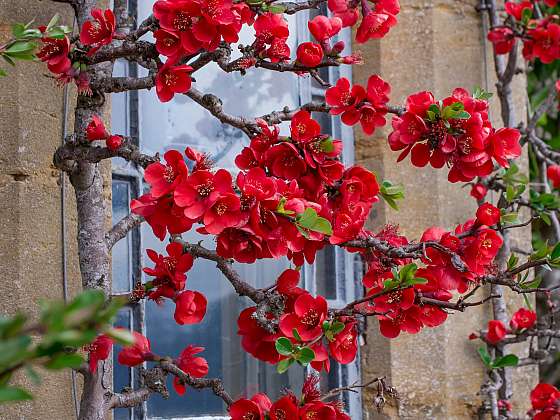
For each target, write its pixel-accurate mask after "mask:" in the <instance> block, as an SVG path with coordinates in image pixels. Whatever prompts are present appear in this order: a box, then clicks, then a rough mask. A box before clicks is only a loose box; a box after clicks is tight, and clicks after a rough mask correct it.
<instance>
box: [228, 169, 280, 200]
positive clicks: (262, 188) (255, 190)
mask: <svg viewBox="0 0 560 420" xmlns="http://www.w3.org/2000/svg"><path fill="white" fill-rule="evenodd" d="M236 183H237V186H238V187H239V189H240V190H241V191H242V192H243V194H244V195H246V196H250V197H255V198H256V199H257V200H265V199H267V198H270V197H272V196H273V195H274V194H275V193H276V183H275V182H274V180H273V179H272V178H269V177H268V176H266V172H265V171H264V170H263V169H262V168H252V169H250V170H249V171H248V172H247V173H243V172H239V175H237V182H236Z"/></svg>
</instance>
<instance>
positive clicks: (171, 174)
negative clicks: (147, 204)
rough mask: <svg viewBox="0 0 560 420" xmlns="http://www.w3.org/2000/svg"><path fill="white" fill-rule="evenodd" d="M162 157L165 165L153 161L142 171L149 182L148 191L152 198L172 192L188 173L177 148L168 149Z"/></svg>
mask: <svg viewBox="0 0 560 420" xmlns="http://www.w3.org/2000/svg"><path fill="white" fill-rule="evenodd" d="M163 157H164V159H165V162H166V164H165V165H164V164H162V163H160V162H154V163H151V164H150V165H148V167H147V168H146V171H145V172H144V179H145V180H146V182H147V183H148V184H150V187H151V188H150V193H151V194H152V197H154V198H158V197H161V196H162V195H166V194H169V193H170V192H172V191H173V190H174V189H175V187H176V186H177V185H178V184H179V183H180V182H181V181H183V179H184V178H185V177H186V176H187V175H188V173H189V171H188V169H187V165H186V164H185V159H184V158H183V155H182V154H181V153H179V152H178V151H177V150H169V151H168V152H165V155H163Z"/></svg>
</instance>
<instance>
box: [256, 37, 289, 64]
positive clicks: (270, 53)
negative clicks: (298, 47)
mask: <svg viewBox="0 0 560 420" xmlns="http://www.w3.org/2000/svg"><path fill="white" fill-rule="evenodd" d="M263 56H264V57H268V58H270V61H271V62H273V63H277V62H279V61H288V60H289V59H290V47H289V46H288V44H286V40H285V39H280V38H274V40H273V41H272V44H270V47H269V48H267V49H266V51H265V52H264V53H263Z"/></svg>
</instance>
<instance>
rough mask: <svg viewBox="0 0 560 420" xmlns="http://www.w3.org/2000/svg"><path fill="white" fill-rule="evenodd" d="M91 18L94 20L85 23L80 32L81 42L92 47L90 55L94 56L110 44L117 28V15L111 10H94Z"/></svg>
mask: <svg viewBox="0 0 560 420" xmlns="http://www.w3.org/2000/svg"><path fill="white" fill-rule="evenodd" d="M91 16H92V17H93V19H94V20H93V21H91V20H88V21H87V22H86V23H84V25H83V26H82V30H81V32H80V42H81V43H82V44H84V45H89V46H91V47H92V48H91V49H90V50H89V52H88V55H93V54H94V53H95V52H96V51H97V50H98V49H99V48H101V47H102V46H103V45H108V44H110V43H111V41H112V40H113V35H114V34H115V28H116V25H115V15H114V14H113V11H112V10H111V9H107V10H105V11H102V10H101V9H93V10H92V11H91Z"/></svg>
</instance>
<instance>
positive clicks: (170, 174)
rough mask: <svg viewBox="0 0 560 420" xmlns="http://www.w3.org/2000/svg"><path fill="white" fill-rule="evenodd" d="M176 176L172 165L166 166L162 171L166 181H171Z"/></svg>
mask: <svg viewBox="0 0 560 420" xmlns="http://www.w3.org/2000/svg"><path fill="white" fill-rule="evenodd" d="M176 177H177V175H176V174H175V171H174V170H173V167H171V166H166V167H165V170H164V171H163V178H164V179H165V180H166V181H167V182H168V183H170V184H171V183H172V182H173V181H175V178H176Z"/></svg>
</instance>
